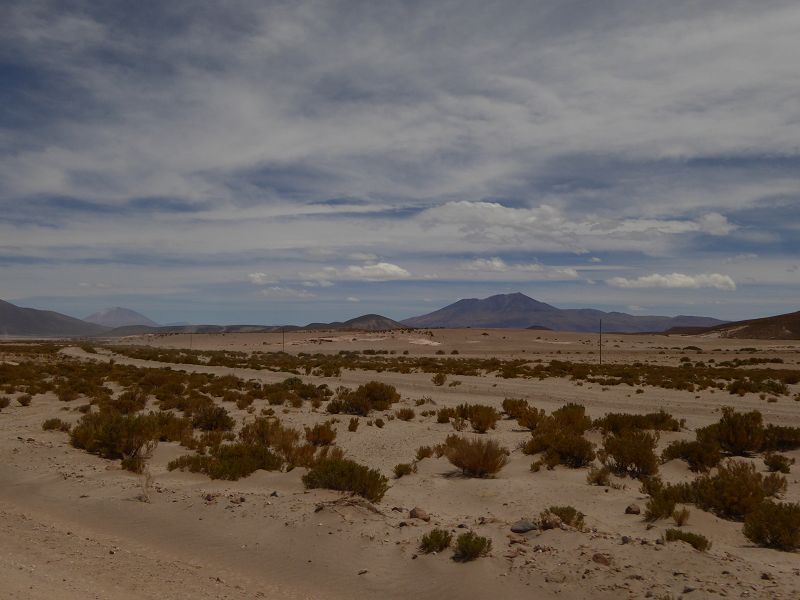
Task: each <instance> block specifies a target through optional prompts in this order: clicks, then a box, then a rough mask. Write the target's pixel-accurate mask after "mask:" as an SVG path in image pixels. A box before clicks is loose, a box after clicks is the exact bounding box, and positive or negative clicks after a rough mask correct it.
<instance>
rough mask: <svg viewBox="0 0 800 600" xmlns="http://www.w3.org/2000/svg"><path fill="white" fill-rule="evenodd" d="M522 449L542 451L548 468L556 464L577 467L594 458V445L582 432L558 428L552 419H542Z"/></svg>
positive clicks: (535, 451)
mask: <svg viewBox="0 0 800 600" xmlns="http://www.w3.org/2000/svg"><path fill="white" fill-rule="evenodd" d="M522 451H523V452H524V453H525V454H538V453H539V452H544V457H543V462H544V464H546V465H547V467H548V468H550V469H552V468H553V467H555V466H556V465H566V466H567V467H570V468H572V469H579V468H581V467H585V466H587V465H589V464H590V463H591V462H592V461H593V460H594V458H595V452H594V445H593V444H592V443H591V442H590V441H589V440H587V439H586V438H584V437H583V435H582V434H579V433H574V432H572V431H569V430H563V429H559V428H558V426H557V425H555V424H554V423H553V422H552V421H544V422H543V423H542V425H541V426H540V427H539V428H537V430H536V431H534V432H533V436H532V437H531V439H530V440H528V441H527V443H526V444H525V445H524V446H523V448H522Z"/></svg>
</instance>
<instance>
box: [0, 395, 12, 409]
mask: <svg viewBox="0 0 800 600" xmlns="http://www.w3.org/2000/svg"><path fill="white" fill-rule="evenodd" d="M9 404H11V399H10V398H9V397H8V396H0V411H1V410H3V409H4V408H8V405H9Z"/></svg>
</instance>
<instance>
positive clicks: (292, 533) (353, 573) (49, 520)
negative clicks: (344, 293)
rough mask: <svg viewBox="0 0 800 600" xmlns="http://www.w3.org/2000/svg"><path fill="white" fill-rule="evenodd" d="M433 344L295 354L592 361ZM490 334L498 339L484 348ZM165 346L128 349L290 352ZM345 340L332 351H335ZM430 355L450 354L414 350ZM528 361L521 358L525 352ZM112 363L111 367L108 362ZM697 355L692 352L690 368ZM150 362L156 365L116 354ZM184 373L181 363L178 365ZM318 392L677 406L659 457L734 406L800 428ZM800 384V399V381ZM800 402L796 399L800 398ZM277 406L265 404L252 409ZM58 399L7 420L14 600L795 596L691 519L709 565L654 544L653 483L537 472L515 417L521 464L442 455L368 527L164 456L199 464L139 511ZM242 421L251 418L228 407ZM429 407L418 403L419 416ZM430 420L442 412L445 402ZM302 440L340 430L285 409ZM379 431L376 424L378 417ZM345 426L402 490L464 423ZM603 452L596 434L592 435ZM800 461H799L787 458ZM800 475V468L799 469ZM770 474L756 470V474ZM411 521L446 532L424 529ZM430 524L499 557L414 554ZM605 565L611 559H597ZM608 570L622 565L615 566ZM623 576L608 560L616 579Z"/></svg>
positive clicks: (2, 535)
mask: <svg viewBox="0 0 800 600" xmlns="http://www.w3.org/2000/svg"><path fill="white" fill-rule="evenodd" d="M431 333H432V335H425V334H420V333H402V332H399V333H394V334H392V333H385V334H365V333H358V334H352V335H351V334H344V335H343V334H341V333H338V332H337V333H319V332H317V333H314V334H307V333H305V334H289V335H287V351H291V352H301V351H304V352H309V351H310V352H317V351H323V352H338V351H339V350H341V349H362V350H363V349H366V348H374V349H387V350H396V351H398V352H401V351H403V350H409V352H410V353H411V354H421V355H422V354H424V355H433V354H434V353H435V352H436V351H437V350H444V351H445V352H446V353H447V354H450V352H451V351H452V350H458V351H459V354H460V355H461V356H470V355H474V356H493V355H499V356H502V357H511V356H528V357H531V355H534V357H535V358H543V359H544V360H547V359H548V358H557V357H561V358H564V359H566V360H596V359H597V355H596V354H590V352H595V353H596V351H597V348H596V342H597V338H596V336H588V335H585V334H584V335H582V334H555V333H550V332H540V331H530V332H527V331H509V330H485V331H484V330H455V331H444V330H435V331H433V332H431ZM483 333H488V335H483ZM191 337H192V339H191V340H189V336H163V337H156V338H147V339H139V340H126V341H125V342H126V343H130V342H132V341H135V342H138V343H148V344H153V345H160V346H169V347H189V345H190V343H191V345H192V347H193V348H194V349H212V348H213V349H223V348H224V349H235V350H244V351H252V350H278V349H280V345H281V336H280V334H226V335H216V336H214V335H194V336H191ZM327 340H330V341H327ZM419 341H425V342H436V343H437V344H438V345H431V344H430V343H424V344H423V343H418V342H419ZM605 341H606V344H607V347H606V348H605V349H604V360H616V361H620V362H633V361H635V360H640V361H642V362H645V361H650V362H654V363H663V364H677V362H678V360H679V358H680V356H682V354H681V350H680V349H682V348H683V347H685V346H688V345H694V346H699V347H701V348H703V350H704V352H705V353H704V355H703V357H702V358H703V360H708V358H710V357H714V358H715V359H716V360H717V361H720V360H726V359H729V358H733V357H736V356H738V357H740V358H746V357H747V356H751V354H746V353H745V354H742V353H738V354H737V349H741V348H744V347H755V348H757V349H758V352H757V353H756V354H752V356H759V357H781V358H783V359H784V363H785V364H784V365H782V366H783V368H797V364H798V360H799V359H800V343H791V342H780V343H775V342H763V341H752V342H751V341H749V340H719V339H702V338H701V339H699V340H698V338H681V337H665V336H614V335H611V336H605ZM523 350H524V352H523ZM65 352H66V353H67V354H69V355H71V356H73V357H78V358H80V359H84V360H107V359H108V354H101V355H99V356H96V355H90V354H86V353H85V352H83V351H82V350H79V349H77V348H70V349H68V350H67V351H65ZM101 352H104V353H105V352H107V351H105V350H102V351H101ZM689 355H690V356H693V353H692V352H690V353H689ZM116 359H117V360H118V361H120V362H125V363H129V364H136V365H139V366H160V365H158V364H157V363H150V362H147V361H139V360H133V359H127V358H123V357H119V356H117V357H116ZM172 367H173V368H174V367H175V365H172ZM181 368H185V369H186V370H196V371H210V372H215V373H219V374H223V373H234V374H236V375H238V376H240V377H244V378H254V379H258V380H261V381H280V380H281V379H283V377H284V375H283V374H277V373H269V372H264V371H249V370H246V369H228V368H219V367H204V366H189V365H186V366H183V367H181ZM304 379H307V380H309V381H313V382H315V383H323V382H324V383H328V385H330V386H331V387H336V386H337V385H349V386H355V385H357V384H358V383H363V382H365V381H369V380H371V379H378V380H380V381H385V382H387V383H392V384H394V385H396V386H397V388H398V391H399V392H400V393H401V395H402V398H403V400H402V403H401V404H400V405H399V406H414V400H416V399H418V398H421V397H423V396H429V397H431V398H432V400H433V401H434V402H435V403H436V405H437V407H440V406H453V405H456V404H458V403H461V402H465V401H466V402H482V403H486V404H492V405H495V406H498V407H499V406H500V403H501V402H502V400H503V398H505V397H524V398H527V399H528V400H529V401H530V402H531V404H533V405H535V406H538V407H541V408H545V409H547V410H552V409H553V408H557V407H558V406H560V405H562V404H564V403H565V402H567V401H575V402H580V403H583V404H585V405H586V406H587V409H588V411H589V413H590V414H591V415H592V416H600V415H602V414H604V413H606V412H608V411H612V410H613V411H629V412H641V411H644V410H657V409H658V408H659V407H664V408H666V409H667V410H669V411H670V412H672V413H673V414H674V415H675V416H676V417H685V418H686V420H687V430H686V431H682V432H680V433H668V434H663V435H662V436H661V442H660V445H661V446H664V445H666V444H667V443H669V442H670V441H672V440H674V439H678V438H690V437H692V430H693V429H694V428H696V427H699V426H702V425H705V424H708V423H710V422H712V421H715V420H716V419H717V418H718V416H719V413H718V410H719V407H720V406H723V405H729V404H730V405H735V406H736V407H737V408H739V409H741V410H745V409H753V408H758V409H759V410H761V411H762V412H763V413H764V416H765V419H766V420H767V421H768V422H775V423H781V424H788V425H800V403H798V402H793V401H792V400H791V398H787V397H781V399H780V400H779V401H778V402H777V403H767V402H765V401H763V400H761V399H759V398H758V397H757V396H756V395H752V394H751V395H747V396H745V397H743V398H739V397H734V396H730V395H728V394H727V393H721V392H717V393H714V394H712V393H710V392H708V391H706V392H700V393H697V394H694V393H687V392H678V391H671V390H662V389H658V388H646V390H645V393H644V394H634V393H633V390H632V389H631V388H627V387H623V386H616V387H611V388H609V389H608V390H606V391H603V389H602V388H601V387H600V386H597V385H591V384H587V385H584V386H577V385H575V384H574V383H572V382H568V381H565V380H556V379H548V380H544V381H529V380H514V379H510V380H506V379H498V378H494V377H457V379H458V380H460V381H461V385H459V386H457V387H454V388H449V387H435V386H433V385H432V384H431V381H430V376H429V375H424V374H413V375H402V374H396V373H380V374H377V373H374V372H352V371H345V372H344V373H343V375H342V377H341V378H318V377H309V378H304ZM795 387H797V386H795ZM798 391H800V390H793V395H794V394H795V393H797V392H798ZM262 403H263V401H257V402H256V409H257V410H258V409H260V408H262V406H261V404H262ZM62 408H63V404H62V403H60V402H58V401H57V400H56V399H55V398H54V397H51V396H50V395H44V396H37V397H36V398H34V401H33V403H32V404H31V406H28V407H22V406H19V405H18V404H17V403H15V402H12V405H11V406H9V407H8V408H6V409H4V410H3V411H2V413H0V455H2V456H3V460H2V462H0V527H2V530H0V589H2V590H3V593H2V594H1V595H2V597H3V598H6V597H8V598H15V599H16V598H19V599H28V598H35V599H39V598H67V599H71V598H76V599H77V598H120V599H127V598H134V597H136V598H186V597H192V598H203V599H204V598H209V599H210V598H231V599H238V598H261V597H263V598H320V599H323V598H332V599H336V598H410V597H414V598H423V599H424V598H431V599H433V598H437V599H439V598H456V597H458V598H476V599H477V598H487V597H499V598H544V599H549V598H566V599H576V600H577V599H580V598H601V599H606V598H608V599H612V598H614V599H616V598H644V597H653V598H661V597H667V595H668V594H672V595H673V596H674V597H676V598H677V597H686V598H717V597H735V598H740V597H749V598H787V599H788V598H796V597H797V590H798V589H800V561H798V555H797V554H787V553H781V552H776V551H772V550H767V549H761V548H755V547H753V546H752V544H750V542H749V541H748V540H747V539H746V538H745V537H744V536H743V535H742V533H741V524H739V523H732V522H729V521H724V520H721V519H719V518H717V517H715V516H713V515H711V514H709V513H705V512H703V511H701V510H699V509H696V508H694V507H690V510H691V517H690V519H689V524H688V525H686V526H684V528H685V529H687V530H689V531H693V532H697V533H702V534H704V535H706V536H707V537H708V538H709V539H710V540H711V541H712V543H713V546H712V548H711V550H710V551H709V552H706V553H699V552H696V551H694V550H693V549H692V548H690V547H689V546H687V545H685V544H683V543H680V542H679V543H670V544H666V545H659V544H658V543H657V540H658V539H659V538H660V537H661V535H662V533H663V531H664V530H665V529H666V528H668V527H672V526H673V524H672V523H671V521H659V522H657V523H656V524H655V526H654V527H652V528H650V527H648V525H647V524H646V523H645V522H644V521H643V519H642V518H641V517H640V516H634V515H626V514H625V507H626V506H628V505H629V504H631V503H636V504H638V505H639V506H641V507H642V508H643V507H644V503H645V497H644V496H643V495H642V494H641V493H640V492H639V483H638V482H637V481H634V480H630V479H615V481H616V482H617V483H618V484H619V486H618V489H613V488H600V487H596V486H590V485H587V483H586V470H569V469H565V468H560V467H559V468H556V469H555V470H553V471H547V470H542V471H540V472H538V473H531V472H530V470H529V466H530V463H531V457H529V456H525V455H523V454H522V453H521V452H520V451H519V449H518V446H519V444H520V443H521V442H523V441H524V440H525V439H527V437H528V435H529V434H528V433H526V432H523V431H520V430H519V429H518V428H517V426H516V423H514V422H512V421H501V422H500V423H499V424H498V429H497V430H496V431H493V432H491V433H490V434H489V435H491V436H493V437H495V438H496V439H498V440H499V441H500V442H501V443H502V444H503V445H505V446H507V447H508V448H509V449H511V450H512V453H511V456H510V462H509V464H508V466H506V467H505V468H504V469H503V470H502V471H501V472H500V473H499V474H498V476H497V477H496V478H494V479H482V480H479V479H467V478H463V477H461V476H458V475H457V474H454V472H453V468H452V466H451V465H450V464H449V463H448V462H447V461H446V460H444V459H426V460H424V461H422V462H421V463H419V471H418V473H416V474H414V475H411V476H407V477H404V478H402V479H400V480H393V481H392V487H391V488H390V490H389V491H388V492H387V494H386V496H385V497H384V499H383V500H382V501H381V502H380V503H378V504H377V505H376V508H377V511H378V512H373V511H372V510H370V509H369V508H368V507H365V506H363V505H361V504H358V503H356V504H352V503H349V502H347V501H346V500H347V499H346V498H344V497H342V496H340V495H339V494H336V493H334V492H330V491H324V490H312V491H305V490H304V489H303V486H302V483H301V481H300V477H301V475H302V472H303V470H302V469H295V470H294V471H292V472H290V473H266V472H262V471H259V472H257V473H255V474H253V475H252V476H250V477H248V478H246V479H242V480H240V481H237V482H219V481H216V482H215V481H211V480H209V479H208V478H207V477H205V476H202V475H192V474H188V473H180V472H169V471H167V470H166V464H167V462H168V461H169V460H171V459H173V458H175V457H177V456H180V455H182V454H184V453H186V449H184V448H181V447H179V446H178V445H176V444H161V445H160V446H159V447H158V449H157V450H156V453H155V455H154V456H153V458H152V460H151V461H150V467H149V468H150V470H151V473H152V475H153V484H152V486H151V488H150V489H149V497H150V501H149V502H145V501H142V482H143V480H142V478H141V477H138V476H136V475H133V474H130V473H128V472H126V471H123V470H121V469H120V467H119V465H118V464H117V463H116V462H111V461H105V460H102V459H100V458H97V457H94V456H91V455H88V454H86V453H84V452H82V451H80V450H77V449H74V448H72V447H71V446H70V445H69V443H68V439H67V436H66V435H65V434H63V433H59V432H43V431H42V430H41V422H42V421H43V420H44V419H45V418H48V417H52V416H60V417H61V418H63V419H65V420H69V421H76V420H77V416H78V415H77V414H75V413H73V412H67V411H63V410H61V409H62ZM226 408H228V410H229V411H230V412H231V414H232V415H234V416H235V417H237V418H238V419H240V420H241V419H244V418H245V417H246V416H247V413H246V412H245V411H240V410H238V409H236V408H235V407H232V406H231V405H230V404H226ZM425 408H429V406H423V407H420V408H417V409H416V410H417V412H419V411H420V410H422V409H425ZM431 408H432V407H431ZM279 416H280V417H281V420H282V421H283V422H284V423H285V424H287V425H293V426H297V427H300V426H302V425H304V424H311V423H315V422H321V421H323V420H325V419H327V418H329V415H326V414H325V413H322V412H315V411H312V410H311V409H310V408H309V407H308V406H304V407H303V408H300V409H293V408H287V409H285V412H283V413H279ZM375 416H381V415H380V414H377V415H375ZM348 419H349V417H344V418H341V422H340V423H339V424H338V425H337V429H338V437H337V440H336V443H337V445H339V446H340V447H342V448H343V449H344V450H345V452H346V454H347V455H348V456H350V457H352V458H353V459H355V460H357V461H359V462H362V463H364V464H368V465H369V466H372V467H376V468H379V469H380V470H381V471H383V472H384V473H385V474H386V475H387V476H388V475H390V474H391V471H392V467H393V466H394V465H395V464H397V463H400V462H410V461H411V460H412V459H413V457H414V453H415V451H416V448H417V447H419V446H421V445H432V444H436V443H440V442H441V441H443V440H444V438H445V437H446V436H447V435H448V434H449V433H452V431H453V430H452V427H451V426H450V425H446V424H437V423H436V422H435V418H431V417H428V418H424V419H423V418H420V417H417V418H416V419H415V420H413V421H411V422H402V421H399V420H393V421H388V422H387V424H386V426H385V427H384V428H383V429H378V428H377V427H374V426H368V425H367V419H361V425H360V427H359V428H358V430H357V431H356V432H349V431H348V430H347V420H348ZM590 438H591V439H592V441H595V442H598V441H599V436H596V435H595V436H594V437H591V436H590ZM789 454H790V455H791V456H794V457H795V458H798V459H800V452H793V453H789ZM798 462H800V460H798ZM756 464H757V466H758V468H759V469H762V470H763V464H762V463H761V461H760V460H758V461H756ZM799 468H800V465H795V466H794V467H793V468H792V472H791V474H790V475H788V476H787V478H788V480H789V490H788V492H787V494H786V496H785V498H786V499H788V500H791V501H795V502H797V501H800V483H798V469H799ZM661 474H662V476H663V477H664V479H665V480H668V481H680V480H685V479H687V478H689V477H690V476H691V474H690V473H689V471H688V469H687V468H686V466H685V465H684V464H683V463H681V462H678V461H673V462H671V463H668V464H666V465H664V466H663V467H662V473H661ZM554 504H557V505H563V504H571V505H573V506H575V507H576V508H578V509H579V510H581V511H582V512H584V513H585V514H586V524H587V529H586V530H585V531H584V532H578V531H574V530H560V529H558V530H551V531H545V532H531V533H528V534H524V535H516V534H512V533H511V532H510V530H509V525H510V523H512V522H514V521H516V520H518V519H520V518H535V517H536V516H537V515H538V514H539V513H540V512H541V511H542V510H543V509H545V508H546V507H548V506H550V505H554ZM414 506H419V507H422V508H424V509H425V510H426V511H427V512H428V513H429V514H430V515H431V521H430V522H424V521H421V520H416V519H411V518H409V515H408V511H409V509H410V508H412V507H414ZM433 526H439V527H444V528H448V529H452V530H453V531H454V533H456V534H457V533H460V532H462V531H467V530H470V529H471V530H474V531H476V532H477V533H479V534H481V535H485V536H488V537H490V538H491V539H492V541H493V551H492V553H491V555H490V556H489V557H487V558H482V559H479V560H477V561H474V562H471V563H467V564H459V563H455V562H453V561H452V560H450V552H449V551H447V552H445V553H442V554H441V555H418V552H417V548H416V546H417V544H418V542H419V539H420V537H421V536H422V534H423V533H426V532H427V531H429V530H430V529H431V528H432V527H433ZM598 555H602V558H600V557H599V556H598ZM606 559H607V560H606ZM606 563H608V564H606Z"/></svg>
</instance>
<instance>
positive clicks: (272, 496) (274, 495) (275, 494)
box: [270, 490, 280, 498]
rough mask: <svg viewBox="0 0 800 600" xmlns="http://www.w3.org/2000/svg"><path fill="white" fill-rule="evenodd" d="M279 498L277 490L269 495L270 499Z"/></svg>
mask: <svg viewBox="0 0 800 600" xmlns="http://www.w3.org/2000/svg"><path fill="white" fill-rule="evenodd" d="M279 496H280V492H278V490H275V491H274V492H272V493H271V494H270V498H277V497H279Z"/></svg>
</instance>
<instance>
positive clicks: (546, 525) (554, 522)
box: [539, 512, 561, 529]
mask: <svg viewBox="0 0 800 600" xmlns="http://www.w3.org/2000/svg"><path fill="white" fill-rule="evenodd" d="M539 527H541V528H542V529H558V528H560V527H561V517H559V516H558V515H554V514H553V513H551V512H546V513H544V514H543V515H542V518H541V520H540V521H539Z"/></svg>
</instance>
